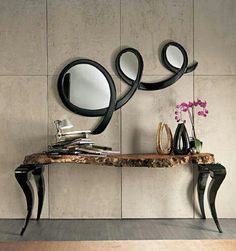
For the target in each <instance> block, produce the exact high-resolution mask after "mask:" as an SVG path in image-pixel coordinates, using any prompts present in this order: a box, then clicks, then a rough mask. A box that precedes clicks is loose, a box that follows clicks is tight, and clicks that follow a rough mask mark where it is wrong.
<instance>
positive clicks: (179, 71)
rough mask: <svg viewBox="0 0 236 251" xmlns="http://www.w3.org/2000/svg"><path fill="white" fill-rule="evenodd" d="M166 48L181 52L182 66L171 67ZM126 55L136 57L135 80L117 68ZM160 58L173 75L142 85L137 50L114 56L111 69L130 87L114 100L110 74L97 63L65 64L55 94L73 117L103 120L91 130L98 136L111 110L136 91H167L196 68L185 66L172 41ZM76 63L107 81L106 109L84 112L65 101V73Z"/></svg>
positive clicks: (140, 65) (68, 76) (140, 64)
mask: <svg viewBox="0 0 236 251" xmlns="http://www.w3.org/2000/svg"><path fill="white" fill-rule="evenodd" d="M169 46H175V47H177V48H178V49H179V50H180V51H181V53H182V55H183V64H182V66H181V67H180V68H176V67H174V66H173V65H172V64H171V63H170V62H169V61H168V59H167V56H166V54H167V49H168V47H169ZM126 52H131V53H133V54H134V55H135V56H136V58H137V61H138V70H137V75H136V79H135V80H133V79H130V78H129V77H128V76H127V75H125V73H124V72H123V71H122V69H121V66H120V59H121V56H122V55H123V54H124V53H126ZM161 59H162V63H163V65H164V66H165V67H166V68H167V69H168V70H169V71H171V72H172V73H173V75H172V76H170V77H169V78H167V79H165V80H162V81H159V82H155V83H145V82H141V78H142V75H143V58H142V56H141V54H140V53H139V51H138V50H136V49H134V48H126V49H123V50H121V51H120V52H119V53H118V54H117V56H116V59H115V68H116V71H117V74H118V76H119V77H120V78H121V79H122V80H123V81H124V82H125V83H127V84H128V85H130V86H131V87H130V88H129V89H128V90H127V91H126V93H125V94H124V95H123V96H122V97H120V98H119V99H118V100H116V88H115V84H114V81H113V79H112V77H111V75H110V74H109V72H108V71H107V70H106V69H105V68H104V67H103V66H102V65H100V64H99V63H97V62H95V61H92V60H90V59H78V60H75V61H73V62H71V63H69V64H68V65H67V66H65V68H64V69H63V70H62V71H61V73H60V75H59V78H58V92H59V95H60V98H61V100H62V102H63V104H64V105H65V106H66V107H67V108H68V109H69V110H71V111H72V112H74V113H76V114H79V115H82V116H87V117H103V118H102V119H101V121H100V123H99V124H98V125H97V126H96V128H95V129H94V130H93V131H92V134H99V133H101V132H103V131H104V130H105V128H106V127H107V125H108V124H109V122H110V120H111V117H112V114H113V112H114V111H115V110H117V109H119V108H121V107H122V106H123V105H125V104H126V103H127V102H128V101H129V100H130V99H131V97H132V96H133V95H134V93H135V92H136V90H137V89H139V90H146V91H155V90H161V89H164V88H167V87H169V86H171V85H172V84H174V83H175V82H176V81H177V80H178V79H180V78H181V77H182V76H183V75H184V74H185V73H189V72H192V71H194V70H195V69H196V67H197V65H198V63H197V62H195V63H193V64H192V65H190V66H188V56H187V52H186V51H185V49H184V48H183V47H182V45H180V44H179V43H176V42H173V41H172V42H168V43H167V44H165V46H164V47H163V49H162V53H161ZM77 64H90V65H92V66H94V67H96V68H97V69H98V70H100V71H101V72H102V74H103V75H104V76H105V78H106V79H107V82H108V84H109V88H110V93H111V95H110V101H109V106H108V107H106V108H102V109H97V110H88V109H84V108H80V107H77V106H75V105H74V104H72V103H71V102H70V101H69V98H68V92H67V91H68V90H67V91H66V88H65V86H66V83H67V82H68V81H70V74H68V73H67V72H68V70H69V69H70V68H71V67H73V66H75V65H77Z"/></svg>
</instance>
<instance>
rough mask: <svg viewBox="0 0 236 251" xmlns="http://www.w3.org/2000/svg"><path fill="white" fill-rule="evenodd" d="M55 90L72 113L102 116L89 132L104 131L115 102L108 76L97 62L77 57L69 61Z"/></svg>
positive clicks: (112, 87) (114, 89)
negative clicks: (77, 58)
mask: <svg viewBox="0 0 236 251" xmlns="http://www.w3.org/2000/svg"><path fill="white" fill-rule="evenodd" d="M57 87H58V92H59V95H60V98H61V100H62V102H63V104H64V105H65V106H66V107H67V108H68V109H69V110H71V111H72V112H74V113H76V114H80V115H83V116H88V117H100V116H103V118H102V119H101V121H100V123H99V125H98V126H97V127H96V128H95V129H94V130H93V131H92V133H93V134H98V133H101V132H103V131H104V129H105V128H106V127H107V125H108V123H109V121H110V120H111V117H112V114H113V111H114V110H115V105H116V88H115V84H114V82H113V79H112V77H111V75H110V74H109V73H108V71H107V70H106V69H105V68H104V67H103V66H102V65H100V64H99V63H97V62H95V61H92V60H89V59H79V60H76V61H73V62H71V63H70V64H68V65H67V66H66V67H65V68H64V69H63V70H62V71H61V73H60V75H59V78H58V86H57Z"/></svg>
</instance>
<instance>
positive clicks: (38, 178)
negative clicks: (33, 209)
mask: <svg viewBox="0 0 236 251" xmlns="http://www.w3.org/2000/svg"><path fill="white" fill-rule="evenodd" d="M43 171H44V167H43V166H37V167H36V169H34V171H33V172H32V173H33V175H34V179H35V183H36V187H37V191H38V212H37V221H38V220H39V219H40V216H41V212H42V208H43V200H44V193H45V183H44V177H43Z"/></svg>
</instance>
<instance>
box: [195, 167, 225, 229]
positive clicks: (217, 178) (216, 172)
mask: <svg viewBox="0 0 236 251" xmlns="http://www.w3.org/2000/svg"><path fill="white" fill-rule="evenodd" d="M198 170H199V175H198V200H199V205H200V209H201V213H202V218H203V219H205V218H206V216H205V210H204V192H205V188H206V182H207V178H208V176H209V173H210V176H211V178H212V180H211V182H210V185H209V187H208V201H209V206H210V210H211V214H212V217H213V219H214V221H215V224H216V226H217V228H218V230H219V232H220V233H222V229H221V227H220V224H219V221H218V218H217V213H216V208H215V200H216V194H217V191H218V190H219V188H220V185H221V184H222V182H223V180H224V178H225V176H226V170H225V167H224V166H222V165H221V164H204V165H198Z"/></svg>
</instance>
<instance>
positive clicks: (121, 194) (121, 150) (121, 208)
mask: <svg viewBox="0 0 236 251" xmlns="http://www.w3.org/2000/svg"><path fill="white" fill-rule="evenodd" d="M121 23H122V22H121V0H120V50H121ZM120 93H121V81H120ZM120 152H121V153H123V145H122V107H121V109H120ZM120 180H121V184H120V203H121V205H120V210H121V212H120V217H121V219H122V218H123V167H121V177H120Z"/></svg>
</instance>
